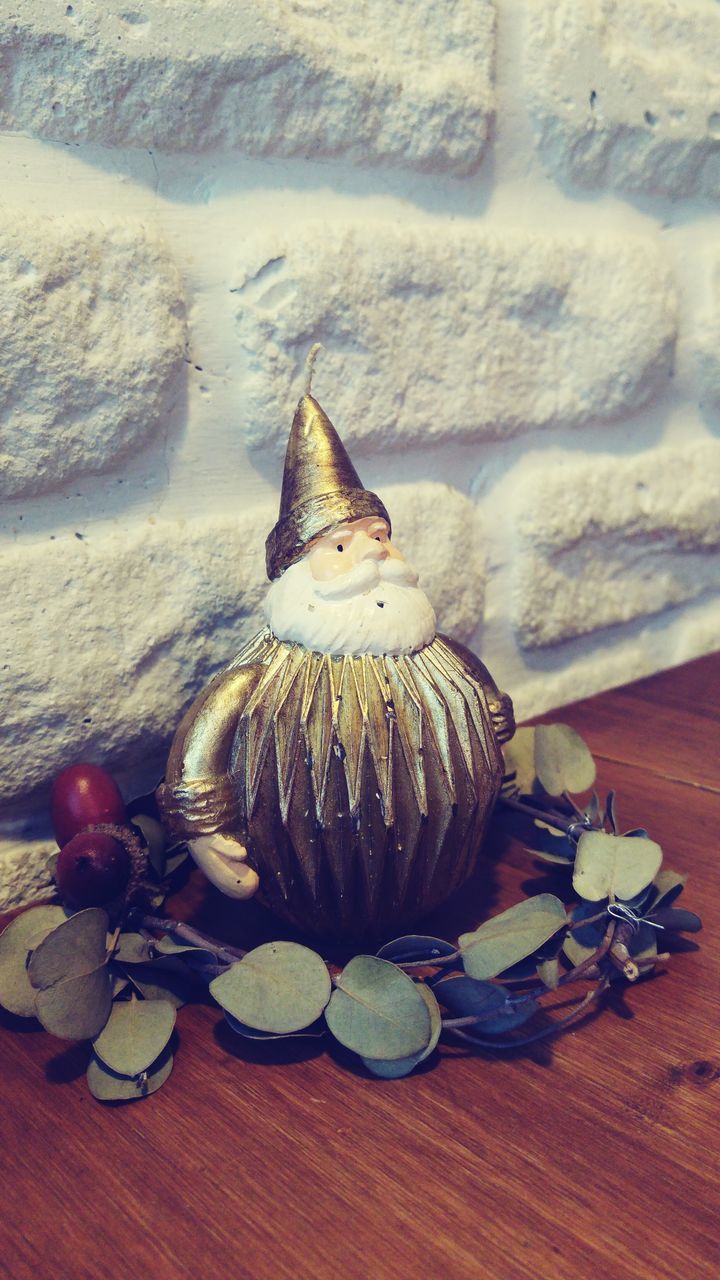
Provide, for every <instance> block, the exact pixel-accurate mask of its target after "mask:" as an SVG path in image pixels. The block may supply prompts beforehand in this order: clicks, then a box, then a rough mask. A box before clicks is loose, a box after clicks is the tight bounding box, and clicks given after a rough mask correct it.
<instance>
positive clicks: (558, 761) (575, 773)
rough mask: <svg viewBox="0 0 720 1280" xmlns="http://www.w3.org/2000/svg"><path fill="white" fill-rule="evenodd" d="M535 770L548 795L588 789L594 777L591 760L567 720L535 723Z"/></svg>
mask: <svg viewBox="0 0 720 1280" xmlns="http://www.w3.org/2000/svg"><path fill="white" fill-rule="evenodd" d="M535 772H536V774H537V777H538V780H539V782H540V785H541V786H542V788H543V790H544V791H547V793H548V795H550V796H561V795H562V793H563V791H569V792H571V793H576V792H578V791H588V790H589V789H590V787H591V786H592V785H593V783H594V781H595V761H594V760H593V758H592V756H591V754H590V751H589V749H588V747H587V745H586V744H585V743H584V742H583V740H582V738H581V737H580V734H579V733H576V732H575V730H574V729H571V728H570V726H569V725H567V724H539V725H538V726H537V728H536V729H535Z"/></svg>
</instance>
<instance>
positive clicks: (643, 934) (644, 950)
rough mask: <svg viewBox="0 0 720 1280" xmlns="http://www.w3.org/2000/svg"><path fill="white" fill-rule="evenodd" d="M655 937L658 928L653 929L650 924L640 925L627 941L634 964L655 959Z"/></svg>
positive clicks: (656, 949) (656, 948)
mask: <svg viewBox="0 0 720 1280" xmlns="http://www.w3.org/2000/svg"><path fill="white" fill-rule="evenodd" d="M657 937H658V930H657V929H653V927H652V925H649V924H641V925H640V927H639V929H638V930H637V932H636V933H634V934H633V936H632V938H631V939H630V942H629V943H628V951H629V952H630V955H631V956H632V958H633V960H634V961H635V963H636V964H639V965H642V964H643V962H644V961H648V960H654V959H655V957H656V955H657V952H658V946H657Z"/></svg>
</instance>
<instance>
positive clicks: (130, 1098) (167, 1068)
mask: <svg viewBox="0 0 720 1280" xmlns="http://www.w3.org/2000/svg"><path fill="white" fill-rule="evenodd" d="M172 1069H173V1056H172V1053H171V1052H170V1050H169V1049H166V1050H165V1052H164V1053H163V1054H162V1055H161V1057H160V1058H158V1060H157V1062H154V1063H153V1065H152V1067H150V1069H149V1070H148V1071H147V1072H143V1073H142V1074H141V1075H139V1076H137V1077H136V1078H135V1079H133V1078H131V1077H128V1076H121V1075H117V1074H116V1073H115V1072H114V1071H110V1070H109V1069H108V1068H107V1067H106V1066H105V1065H104V1063H102V1062H101V1061H100V1060H99V1059H98V1058H96V1057H93V1058H92V1060H91V1062H90V1065H89V1067H88V1069H87V1082H88V1088H89V1090H90V1092H91V1094H92V1096H93V1098H97V1099H98V1101H99V1102H134V1101H135V1100H136V1099H138V1098H147V1097H149V1096H150V1094H151V1093H157V1091H158V1089H160V1088H161V1087H162V1085H164V1083H165V1081H166V1080H167V1078H168V1076H169V1075H170V1072H171V1071H172Z"/></svg>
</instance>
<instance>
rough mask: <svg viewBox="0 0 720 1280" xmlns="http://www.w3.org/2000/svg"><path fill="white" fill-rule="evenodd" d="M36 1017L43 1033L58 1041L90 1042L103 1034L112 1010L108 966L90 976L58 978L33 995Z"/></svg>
mask: <svg viewBox="0 0 720 1280" xmlns="http://www.w3.org/2000/svg"><path fill="white" fill-rule="evenodd" d="M35 1000H36V1009H37V1016H38V1018H39V1019H40V1022H41V1023H42V1025H43V1026H44V1028H45V1030H46V1031H49V1032H50V1033H51V1035H54V1036H58V1037H59V1039H60V1040H92V1039H93V1038H94V1037H95V1036H96V1035H98V1034H99V1032H100V1031H102V1029H103V1027H104V1026H105V1023H106V1022H107V1020H108V1017H109V1014H110V1010H111V1008H112V979H111V977H110V971H109V969H108V967H107V965H105V964H102V965H99V966H98V968H97V969H94V970H92V972H90V973H82V974H78V975H77V976H76V977H73V978H65V979H61V980H60V981H59V982H56V983H54V984H53V986H51V987H45V988H42V989H41V990H38V991H37V992H36V995H35Z"/></svg>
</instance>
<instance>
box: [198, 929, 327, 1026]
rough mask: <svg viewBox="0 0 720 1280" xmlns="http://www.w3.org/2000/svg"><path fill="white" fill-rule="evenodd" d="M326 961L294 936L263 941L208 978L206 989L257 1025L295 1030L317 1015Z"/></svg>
mask: <svg viewBox="0 0 720 1280" xmlns="http://www.w3.org/2000/svg"><path fill="white" fill-rule="evenodd" d="M331 989H332V988H331V983H330V975H329V973H328V970H327V965H326V964H325V961H324V960H323V959H322V957H321V956H319V955H318V954H317V952H316V951H311V950H310V948H309V947H303V946H300V944H299V943H297V942H266V943H264V944H263V945H262V946H261V947H255V949H254V950H253V951H249V952H248V953H247V955H246V956H244V957H243V959H242V960H238V962H237V963H236V964H233V965H231V966H230V968H229V969H227V970H226V971H225V973H221V974H220V975H219V976H218V977H217V978H213V980H212V982H211V983H210V994H211V995H212V996H213V998H214V999H215V1000H217V1002H218V1004H219V1005H220V1006H221V1008H222V1009H224V1010H225V1011H226V1012H227V1013H231V1014H232V1016H233V1017H234V1018H238V1019H239V1021H240V1022H244V1023H245V1025H246V1026H248V1027H255V1028H256V1029H257V1030H258V1031H273V1032H275V1033H279V1034H283V1033H287V1032H290V1031H300V1029H301V1028H302V1027H307V1026H309V1024H310V1023H311V1022H315V1021H316V1019H317V1018H319V1017H320V1014H321V1013H322V1011H323V1009H324V1008H325V1006H326V1004H327V1002H328V1000H329V999H330V992H331Z"/></svg>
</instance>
